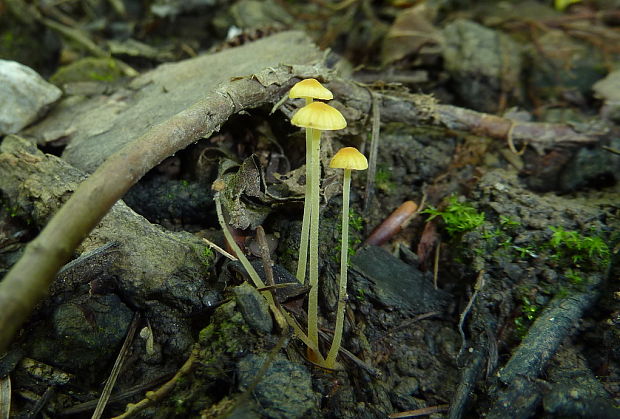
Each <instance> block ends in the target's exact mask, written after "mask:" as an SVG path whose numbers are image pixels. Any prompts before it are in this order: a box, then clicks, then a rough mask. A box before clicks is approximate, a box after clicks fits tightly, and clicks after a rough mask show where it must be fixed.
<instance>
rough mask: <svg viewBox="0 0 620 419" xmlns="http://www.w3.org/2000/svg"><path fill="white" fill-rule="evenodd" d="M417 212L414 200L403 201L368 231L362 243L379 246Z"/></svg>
mask: <svg viewBox="0 0 620 419" xmlns="http://www.w3.org/2000/svg"><path fill="white" fill-rule="evenodd" d="M417 213H418V206H417V205H416V203H415V202H413V201H405V202H403V203H402V204H401V205H400V206H399V207H398V208H396V209H395V210H394V211H393V212H392V213H391V214H390V215H389V216H388V217H387V218H386V219H385V220H383V222H382V223H381V224H379V226H378V227H376V228H375V229H374V230H373V231H372V233H370V235H369V236H368V238H367V239H366V240H365V241H364V244H367V245H372V246H381V245H382V244H383V243H385V242H386V241H388V240H389V239H391V238H392V237H393V236H394V235H395V234H396V233H398V232H399V231H400V230H401V229H402V228H403V227H404V226H405V225H407V224H408V223H409V222H410V221H411V219H412V217H413V216H414V215H415V214H417Z"/></svg>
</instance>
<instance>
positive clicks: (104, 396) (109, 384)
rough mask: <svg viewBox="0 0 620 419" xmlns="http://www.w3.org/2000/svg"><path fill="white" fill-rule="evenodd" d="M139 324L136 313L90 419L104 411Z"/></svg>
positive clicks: (97, 418) (95, 417) (96, 417)
mask: <svg viewBox="0 0 620 419" xmlns="http://www.w3.org/2000/svg"><path fill="white" fill-rule="evenodd" d="M139 322H140V314H138V313H136V314H134V316H133V320H132V321H131V324H130V325H129V330H127V336H125V342H123V346H122V347H121V350H120V351H119V352H118V356H117V357H116V361H115V362H114V366H113V367H112V371H111V372H110V376H109V377H108V379H107V381H106V382H105V386H104V387H103V391H102V392H101V397H100V398H99V402H98V403H97V407H96V408H95V411H94V412H93V416H92V419H99V418H100V417H101V415H102V414H103V409H105V407H106V405H107V404H108V400H109V399H110V394H112V389H113V388H114V384H116V379H117V378H118V374H119V373H120V372H121V368H122V366H123V363H124V362H125V358H126V357H127V353H128V351H129V346H130V345H131V343H132V342H133V337H134V335H135V334H136V330H137V329H138V323H139Z"/></svg>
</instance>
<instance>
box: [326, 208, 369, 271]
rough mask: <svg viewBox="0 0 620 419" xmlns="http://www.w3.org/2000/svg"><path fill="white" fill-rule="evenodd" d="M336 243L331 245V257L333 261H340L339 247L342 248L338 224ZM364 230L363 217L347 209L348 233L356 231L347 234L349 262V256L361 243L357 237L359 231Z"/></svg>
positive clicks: (340, 226)
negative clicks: (355, 233)
mask: <svg viewBox="0 0 620 419" xmlns="http://www.w3.org/2000/svg"><path fill="white" fill-rule="evenodd" d="M337 226H338V239H337V240H338V242H337V243H338V244H337V245H336V246H334V247H333V249H334V250H333V254H332V259H333V260H334V262H339V261H340V249H342V225H341V224H338V225H337ZM363 230H364V217H362V215H361V214H360V213H358V212H357V211H355V210H354V209H351V210H350V211H349V233H352V232H357V233H358V234H357V235H354V234H349V243H348V245H347V253H348V255H349V263H351V257H352V256H353V255H355V252H356V251H357V248H358V247H359V245H360V244H361V243H362V239H361V238H360V237H359V233H361V232H362V231H363Z"/></svg>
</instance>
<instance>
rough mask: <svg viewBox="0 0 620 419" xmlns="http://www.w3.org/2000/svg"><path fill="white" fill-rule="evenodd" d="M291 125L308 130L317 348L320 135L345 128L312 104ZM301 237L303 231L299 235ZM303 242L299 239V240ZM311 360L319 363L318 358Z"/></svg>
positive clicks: (311, 329) (328, 110)
mask: <svg viewBox="0 0 620 419" xmlns="http://www.w3.org/2000/svg"><path fill="white" fill-rule="evenodd" d="M291 123H292V124H293V125H296V126H298V127H303V128H312V131H311V139H310V159H309V163H307V164H308V165H309V166H310V171H309V174H310V176H309V180H310V181H309V182H308V183H310V194H309V195H308V196H307V197H306V199H307V200H308V199H309V204H310V231H309V241H308V242H309V278H310V280H309V283H308V285H309V286H310V292H309V294H308V337H309V338H310V340H312V341H313V342H315V343H316V346H318V341H319V337H318V284H319V186H320V185H319V182H320V178H321V165H320V154H321V132H322V131H325V130H338V129H342V128H344V127H346V126H347V121H346V120H345V119H344V117H343V116H342V114H341V113H340V112H339V111H338V110H337V109H335V108H333V107H331V106H329V105H327V104H325V103H323V102H312V103H310V104H308V105H306V106H304V107H303V108H301V109H300V110H298V111H297V113H295V115H293V118H292V119H291ZM302 233H303V231H302ZM302 239H303V237H302ZM314 355H317V357H315V359H319V360H320V354H314Z"/></svg>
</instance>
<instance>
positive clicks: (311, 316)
mask: <svg viewBox="0 0 620 419" xmlns="http://www.w3.org/2000/svg"><path fill="white" fill-rule="evenodd" d="M320 155H321V130H318V129H313V130H312V147H311V157H310V165H311V167H310V178H311V179H312V181H311V191H310V234H309V235H310V244H309V246H310V249H309V250H310V252H309V262H310V269H309V277H310V280H309V283H308V285H309V286H310V292H309V294H308V337H309V338H310V340H312V341H313V342H315V343H316V345H317V346H318V342H319V329H318V305H319V303H318V296H319V188H320V185H319V183H320V179H321V157H320Z"/></svg>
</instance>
